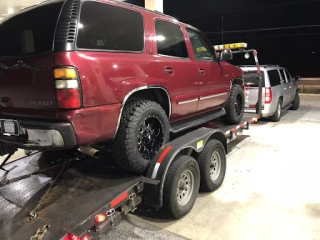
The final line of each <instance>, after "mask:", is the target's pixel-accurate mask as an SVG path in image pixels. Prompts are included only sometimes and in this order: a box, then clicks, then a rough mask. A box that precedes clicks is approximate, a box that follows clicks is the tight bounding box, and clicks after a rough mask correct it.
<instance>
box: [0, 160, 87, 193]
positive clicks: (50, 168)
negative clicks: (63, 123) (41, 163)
mask: <svg viewBox="0 0 320 240" xmlns="http://www.w3.org/2000/svg"><path fill="white" fill-rule="evenodd" d="M82 157H83V156H76V157H74V158H71V159H70V160H67V161H64V159H63V158H62V159H59V160H58V161H61V160H62V161H63V162H62V163H61V164H57V165H54V166H51V167H48V168H45V169H41V170H39V171H35V172H33V173H28V174H25V175H22V176H19V177H16V178H12V179H3V180H2V181H0V187H3V186H5V185H8V184H10V183H13V182H17V181H20V180H22V179H26V178H29V177H32V176H35V175H39V174H41V173H44V172H47V171H50V170H52V169H56V168H59V167H61V166H62V165H64V163H71V162H73V161H78V160H81V159H82Z"/></svg>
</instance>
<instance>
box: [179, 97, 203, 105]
mask: <svg viewBox="0 0 320 240" xmlns="http://www.w3.org/2000/svg"><path fill="white" fill-rule="evenodd" d="M197 101H199V100H198V98H195V99H191V100H187V101H181V102H178V105H182V104H187V103H192V102H197Z"/></svg>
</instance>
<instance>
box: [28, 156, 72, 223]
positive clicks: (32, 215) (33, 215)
mask: <svg viewBox="0 0 320 240" xmlns="http://www.w3.org/2000/svg"><path fill="white" fill-rule="evenodd" d="M68 164H69V162H65V163H63V166H62V168H61V170H60V172H59V173H58V175H57V176H56V177H55V178H54V180H53V181H52V182H51V183H50V186H49V187H48V189H47V190H46V192H45V194H43V196H42V197H41V198H40V201H39V202H38V203H37V205H36V206H35V208H34V209H33V210H32V211H31V212H30V213H29V220H30V221H32V220H33V219H35V218H36V217H38V215H39V210H40V208H41V207H42V205H43V203H44V201H45V200H46V199H47V198H48V196H49V194H50V192H51V190H52V189H53V187H54V186H55V184H56V183H57V181H58V179H59V178H60V176H61V174H62V173H63V172H64V170H65V169H66V167H67V165H68Z"/></svg>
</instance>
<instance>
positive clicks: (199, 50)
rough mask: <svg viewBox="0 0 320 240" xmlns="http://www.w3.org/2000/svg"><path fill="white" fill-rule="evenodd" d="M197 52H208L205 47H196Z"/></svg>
mask: <svg viewBox="0 0 320 240" xmlns="http://www.w3.org/2000/svg"><path fill="white" fill-rule="evenodd" d="M197 52H208V50H207V49H206V48H205V47H198V48H197Z"/></svg>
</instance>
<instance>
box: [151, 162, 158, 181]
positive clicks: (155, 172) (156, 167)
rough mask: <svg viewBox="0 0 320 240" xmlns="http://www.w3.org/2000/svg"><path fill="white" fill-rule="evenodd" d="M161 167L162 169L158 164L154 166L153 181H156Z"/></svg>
mask: <svg viewBox="0 0 320 240" xmlns="http://www.w3.org/2000/svg"><path fill="white" fill-rule="evenodd" d="M159 167H160V163H156V165H155V166H154V169H153V172H152V176H151V179H156V177H157V173H158V171H159Z"/></svg>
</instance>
